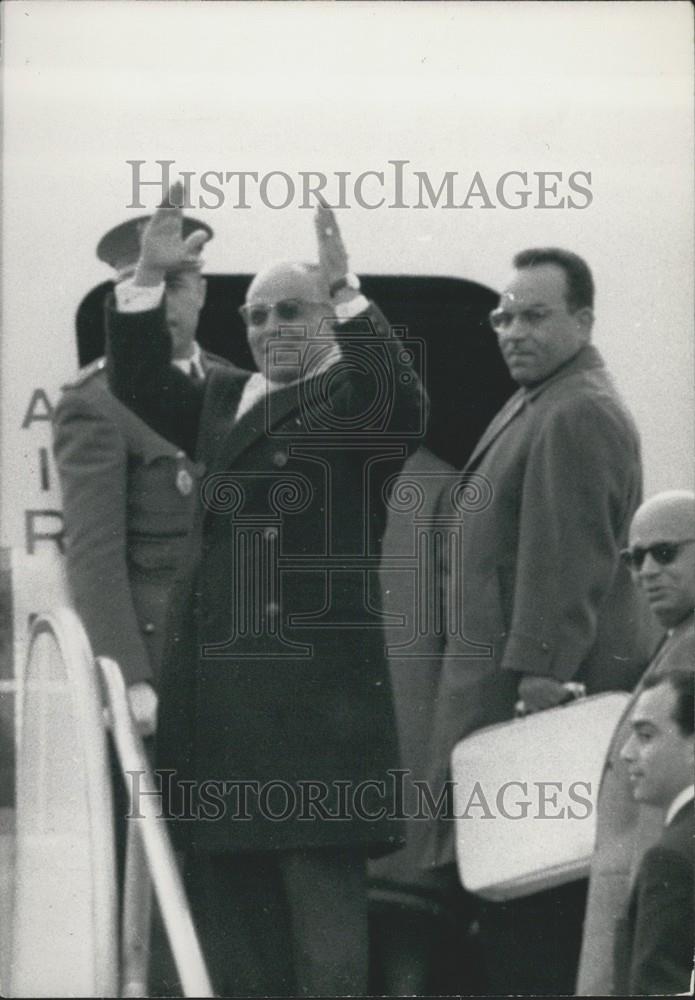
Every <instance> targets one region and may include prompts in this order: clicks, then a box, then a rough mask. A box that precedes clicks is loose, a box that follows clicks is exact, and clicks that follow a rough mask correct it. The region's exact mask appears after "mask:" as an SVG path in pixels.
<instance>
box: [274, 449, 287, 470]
mask: <svg viewBox="0 0 695 1000" xmlns="http://www.w3.org/2000/svg"><path fill="white" fill-rule="evenodd" d="M273 465H275V466H277V468H278V469H281V468H282V467H283V466H284V465H287V453H286V452H284V451H276V452H275V454H274V455H273Z"/></svg>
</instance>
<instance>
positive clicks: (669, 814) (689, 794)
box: [664, 785, 695, 826]
mask: <svg viewBox="0 0 695 1000" xmlns="http://www.w3.org/2000/svg"><path fill="white" fill-rule="evenodd" d="M693 799H695V785H688V786H687V787H686V788H684V789H683V791H682V792H679V793H678V795H676V797H675V799H674V800H673V802H672V803H671V805H670V806H669V807H668V809H667V810H666V818H665V819H664V826H669V824H670V823H672V822H673V820H674V819H675V818H676V816H677V815H678V813H679V812H680V811H681V809H682V808H683V806H684V805H687V804H688V802H692V800H693Z"/></svg>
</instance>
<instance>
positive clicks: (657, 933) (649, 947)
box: [629, 847, 695, 996]
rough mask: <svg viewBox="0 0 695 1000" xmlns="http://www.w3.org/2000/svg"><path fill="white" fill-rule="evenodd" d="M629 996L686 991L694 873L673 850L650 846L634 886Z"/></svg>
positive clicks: (688, 982)
mask: <svg viewBox="0 0 695 1000" xmlns="http://www.w3.org/2000/svg"><path fill="white" fill-rule="evenodd" d="M636 892H637V919H636V923H635V936H634V940H633V942H632V949H631V954H632V964H631V968H630V990H629V992H630V995H632V996H643V995H659V996H662V995H663V996H673V995H674V994H675V993H683V992H686V991H687V990H689V988H690V987H689V984H690V976H691V973H692V970H693V939H694V936H695V934H694V929H693V868H692V863H690V864H689V863H688V862H687V861H686V859H685V858H684V857H683V856H682V855H680V854H678V853H677V852H676V851H673V850H669V849H667V848H663V847H653V848H652V849H651V850H650V851H648V852H647V853H646V854H645V856H644V860H643V862H642V866H641V869H640V874H639V878H638V881H637V885H636Z"/></svg>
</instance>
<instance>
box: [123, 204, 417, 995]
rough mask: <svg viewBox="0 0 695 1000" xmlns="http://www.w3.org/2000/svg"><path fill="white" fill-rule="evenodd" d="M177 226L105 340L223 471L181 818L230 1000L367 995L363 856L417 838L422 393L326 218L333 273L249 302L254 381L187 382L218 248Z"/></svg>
mask: <svg viewBox="0 0 695 1000" xmlns="http://www.w3.org/2000/svg"><path fill="white" fill-rule="evenodd" d="M180 193H181V192H180V190H179V188H178V187H177V188H175V189H173V190H172V192H171V201H172V202H173V203H175V202H176V201H177V200H179V198H180ZM180 219H181V216H180V211H179V210H178V209H175V208H171V207H167V208H161V209H159V210H158V211H157V212H156V213H155V216H154V218H153V220H152V223H151V225H150V227H149V228H148V230H147V231H146V232H145V234H144V235H143V243H142V253H141V256H140V259H139V262H138V267H137V269H136V273H135V276H134V280H133V283H132V287H131V289H130V291H129V295H130V293H131V292H132V293H133V299H132V300H131V301H130V303H128V304H126V303H125V302H123V301H121V300H120V299H119V301H118V307H119V308H118V310H116V311H112V313H111V315H110V320H109V325H110V340H111V352H112V359H111V365H112V367H111V372H110V377H111V380H112V385H113V388H114V391H115V392H116V394H117V395H118V396H119V398H121V399H122V400H123V401H124V402H125V403H126V404H127V405H128V406H130V407H132V408H133V409H134V410H135V411H136V412H138V413H139V414H140V415H141V416H142V417H143V418H144V419H146V420H147V421H148V423H150V424H151V426H153V427H155V429H157V431H158V432H159V433H161V434H162V435H163V436H165V437H166V438H167V439H169V440H172V441H174V442H175V443H176V444H177V445H178V446H179V447H181V448H183V449H184V450H186V452H187V453H188V454H189V455H190V456H192V457H195V459H196V460H197V461H200V462H203V463H204V464H205V465H206V469H207V475H206V478H205V482H204V485H203V490H202V500H203V504H202V507H201V511H200V517H199V518H198V521H197V523H196V527H195V531H194V535H193V537H192V543H191V547H190V552H189V559H188V566H187V568H186V572H185V575H184V577H183V578H182V580H181V581H180V586H179V587H178V588H177V593H176V595H175V598H174V601H173V602H172V612H171V615H170V619H169V644H168V655H167V658H166V660H165V671H166V674H165V677H164V679H163V684H162V693H161V705H160V716H161V719H160V728H159V734H158V757H157V762H158V766H159V768H160V769H162V781H163V784H164V786H165V787H164V788H163V792H164V806H165V810H166V811H167V813H168V815H169V817H170V818H174V817H176V816H178V817H181V819H182V822H180V823H172V826H173V827H174V832H175V833H176V835H177V839H178V843H179V844H180V845H181V846H183V847H184V848H185V849H186V850H187V851H188V886H189V888H190V890H191V893H192V896H193V902H194V914H195V916H196V919H197V921H198V922H199V924H200V927H201V931H202V938H203V945H204V950H205V953H206V957H207V958H208V961H209V963H210V966H211V971H212V975H213V981H214V982H215V986H216V989H217V990H218V992H220V993H221V994H223V995H264V994H270V995H278V994H279V995H292V994H296V993H299V994H304V995H310V994H311V995H341V994H359V993H364V992H365V990H366V982H367V980H366V976H367V907H366V858H367V854H368V853H378V852H383V851H387V850H390V849H393V848H394V846H396V844H397V841H398V837H399V825H398V823H397V822H396V821H395V820H394V819H393V811H394V810H393V806H394V802H393V797H392V794H391V792H390V785H389V782H388V772H389V769H391V768H393V767H394V766H397V759H398V757H397V740H396V733H395V723H394V716H393V706H392V698H391V691H390V684H389V677H388V671H387V669H386V664H385V661H384V652H383V636H382V630H381V620H380V614H379V603H380V602H379V595H378V591H377V589H376V587H375V582H376V581H375V570H376V569H377V568H378V561H379V552H380V545H381V537H382V534H383V530H384V523H385V490H386V488H387V485H386V484H387V479H388V478H389V477H391V476H392V475H394V474H395V473H397V472H398V470H399V469H400V468H401V466H402V464H403V462H404V461H405V458H406V456H407V452H408V449H409V447H410V446H412V445H413V444H415V443H416V442H417V438H418V436H419V435H420V434H421V432H422V430H424V427H423V426H422V421H423V394H422V390H421V388H420V384H419V382H418V379H417V376H416V375H415V373H414V371H413V370H412V368H411V367H410V362H411V360H412V356H411V353H410V352H408V351H405V350H404V349H403V345H402V344H401V343H400V342H399V341H397V340H394V339H393V338H392V337H391V336H390V333H389V330H388V327H387V325H386V323H385V320H384V319H383V317H382V316H381V314H380V313H379V312H378V310H376V308H375V307H374V306H373V305H370V304H369V303H368V302H367V301H366V299H364V297H363V296H361V295H360V294H359V283H358V282H357V279H356V278H355V277H354V275H351V274H350V273H349V271H348V266H347V255H346V253H345V250H344V247H343V244H342V240H341V238H340V234H339V232H338V229H337V224H336V222H335V219H334V217H333V215H332V213H331V212H330V210H328V209H327V208H320V209H319V211H318V213H317V236H318V245H319V262H320V263H319V266H318V267H316V266H314V265H304V264H283V265H275V266H273V267H271V268H268V269H267V270H266V271H263V272H262V273H261V274H259V275H258V276H257V277H256V278H255V279H254V281H253V282H252V284H251V286H250V288H249V290H248V293H247V300H246V305H245V307H244V317H245V319H246V322H247V327H248V338H249V345H250V347H251V351H252V353H253V356H254V360H255V361H256V363H257V365H258V367H259V372H258V373H257V374H256V375H252V376H251V377H247V378H244V377H240V376H238V375H235V374H230V373H227V372H217V373H215V375H214V376H213V377H212V378H211V379H210V380H209V381H208V383H207V384H206V386H205V388H204V389H203V388H202V387H198V386H192V385H191V384H190V383H188V382H187V381H186V382H185V384H184V382H183V381H182V379H181V377H180V373H179V372H177V371H176V369H175V368H173V367H172V366H171V365H170V364H169V360H170V354H171V345H170V342H169V338H168V335H167V331H166V325H165V323H164V322H163V319H164V317H163V315H162V306H161V295H162V277H163V274H164V273H165V271H166V270H167V268H168V267H170V266H171V265H172V264H173V263H175V262H180V261H182V260H189V259H194V258H195V256H196V254H197V252H198V250H199V248H200V244H201V242H202V240H203V239H204V237H202V236H196V234H193V235H192V236H191V237H189V238H188V239H187V240H186V241H184V240H183V239H182V235H181V221H180ZM136 299H137V300H139V308H140V310H142V311H140V312H126V311H124V310H125V309H126V308H128V309H132V307H133V305H134V304H136V305H137V304H138V303H137V302H135V300H136ZM337 316H339V317H340V318H343V319H349V320H350V321H351V323H350V338H352V339H349V340H347V341H346V338H345V336H342V335H341V332H342V331H344V328H340V327H339V326H338V327H336V324H337V322H338V321H337V318H336V317H337ZM288 334H289V336H288ZM384 372H386V373H387V379H386V381H384V380H383V379H382V377H381V376H382V375H383V374H384ZM163 769H166V770H167V771H168V772H171V773H170V775H169V776H168V777H167V775H165V774H164V773H163ZM186 782H189V783H190V784H189V785H186ZM184 793H185V795H184Z"/></svg>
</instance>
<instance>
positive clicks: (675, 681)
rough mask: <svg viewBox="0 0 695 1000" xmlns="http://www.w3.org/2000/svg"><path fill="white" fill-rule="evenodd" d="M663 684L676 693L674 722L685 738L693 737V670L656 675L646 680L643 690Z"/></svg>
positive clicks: (694, 690) (694, 711) (694, 718)
mask: <svg viewBox="0 0 695 1000" xmlns="http://www.w3.org/2000/svg"><path fill="white" fill-rule="evenodd" d="M661 684H670V685H671V687H672V689H673V691H674V692H675V695H676V707H675V708H674V710H673V720H674V722H676V723H677V725H678V728H679V729H680V731H681V733H682V734H683V736H692V735H693V732H694V731H695V674H693V672H692V671H691V670H669V671H667V672H666V673H665V674H655V675H654V676H652V677H647V678H646V679H645V681H644V683H643V685H642V690H643V691H649V690H651V688H655V687H659V686H660V685H661Z"/></svg>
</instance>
